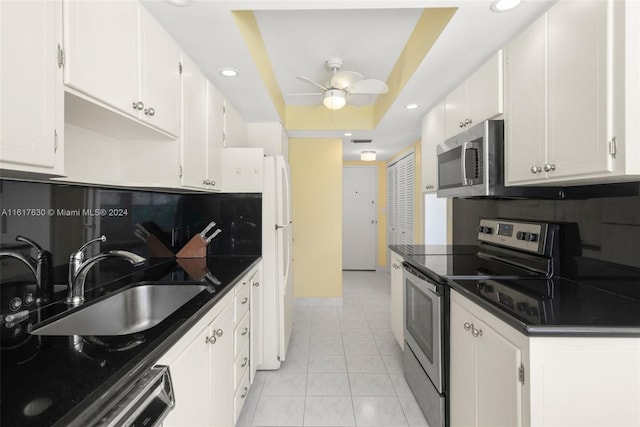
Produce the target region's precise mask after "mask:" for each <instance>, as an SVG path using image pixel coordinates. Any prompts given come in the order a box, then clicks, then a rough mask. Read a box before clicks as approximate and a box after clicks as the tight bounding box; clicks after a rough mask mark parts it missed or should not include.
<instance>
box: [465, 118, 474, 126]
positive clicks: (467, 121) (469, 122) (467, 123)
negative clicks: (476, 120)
mask: <svg viewBox="0 0 640 427" xmlns="http://www.w3.org/2000/svg"><path fill="white" fill-rule="evenodd" d="M471 123H473V121H472V120H471V119H467V120H465V121H464V125H465V126H467V125H470V124H471Z"/></svg>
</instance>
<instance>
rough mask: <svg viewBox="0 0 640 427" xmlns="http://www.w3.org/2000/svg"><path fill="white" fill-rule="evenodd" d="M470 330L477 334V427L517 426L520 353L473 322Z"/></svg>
mask: <svg viewBox="0 0 640 427" xmlns="http://www.w3.org/2000/svg"><path fill="white" fill-rule="evenodd" d="M474 327H475V328H476V329H477V330H478V331H479V334H480V335H479V336H478V337H477V338H473V339H474V340H475V341H476V349H477V356H476V369H477V371H476V378H477V396H476V401H477V404H476V407H477V425H478V426H513V427H516V426H521V425H522V384H521V383H520V382H519V381H518V369H519V368H520V363H521V360H522V354H521V351H520V349H519V348H518V347H516V346H515V345H514V344H513V343H511V342H510V341H508V340H507V339H505V338H504V337H503V336H502V335H500V334H498V333H497V332H496V331H494V330H493V329H492V328H490V327H489V326H487V325H486V324H484V323H482V322H481V321H479V320H477V319H476V320H475V321H474ZM470 337H472V336H471V335H470Z"/></svg>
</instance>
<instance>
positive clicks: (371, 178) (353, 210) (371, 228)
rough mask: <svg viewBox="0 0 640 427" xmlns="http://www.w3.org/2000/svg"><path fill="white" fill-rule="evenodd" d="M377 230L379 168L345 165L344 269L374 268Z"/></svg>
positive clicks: (343, 196) (343, 197) (343, 185)
mask: <svg viewBox="0 0 640 427" xmlns="http://www.w3.org/2000/svg"><path fill="white" fill-rule="evenodd" d="M377 230H378V168H377V167H376V166H345V167H343V168H342V268H343V270H375V269H376V266H377V263H376V253H377V240H378V239H377Z"/></svg>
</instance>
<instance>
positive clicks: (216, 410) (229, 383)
mask: <svg viewBox="0 0 640 427" xmlns="http://www.w3.org/2000/svg"><path fill="white" fill-rule="evenodd" d="M233 310H234V304H229V305H227V307H226V308H225V309H224V310H223V311H222V312H221V313H220V315H218V317H216V319H215V320H214V321H213V322H212V323H211V333H212V335H213V334H215V337H216V340H215V343H213V344H212V345H211V350H212V353H211V357H212V366H213V375H212V377H211V380H212V384H211V396H210V397H209V402H208V406H207V407H208V408H209V410H211V411H212V417H213V425H214V426H220V427H228V426H232V425H234V418H233V416H234V414H233V404H234V402H233V397H234V381H233V374H234V370H233V366H234V362H235V359H234V357H233V338H234V333H233V329H234V328H233V326H234V324H233ZM194 425H195V424H194Z"/></svg>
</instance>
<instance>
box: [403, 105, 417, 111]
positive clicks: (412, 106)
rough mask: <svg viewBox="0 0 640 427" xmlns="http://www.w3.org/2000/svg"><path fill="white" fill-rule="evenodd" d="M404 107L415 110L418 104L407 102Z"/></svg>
mask: <svg viewBox="0 0 640 427" xmlns="http://www.w3.org/2000/svg"><path fill="white" fill-rule="evenodd" d="M404 108H406V109H407V110H415V109H416V108H418V104H407V105H405V106H404Z"/></svg>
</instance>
